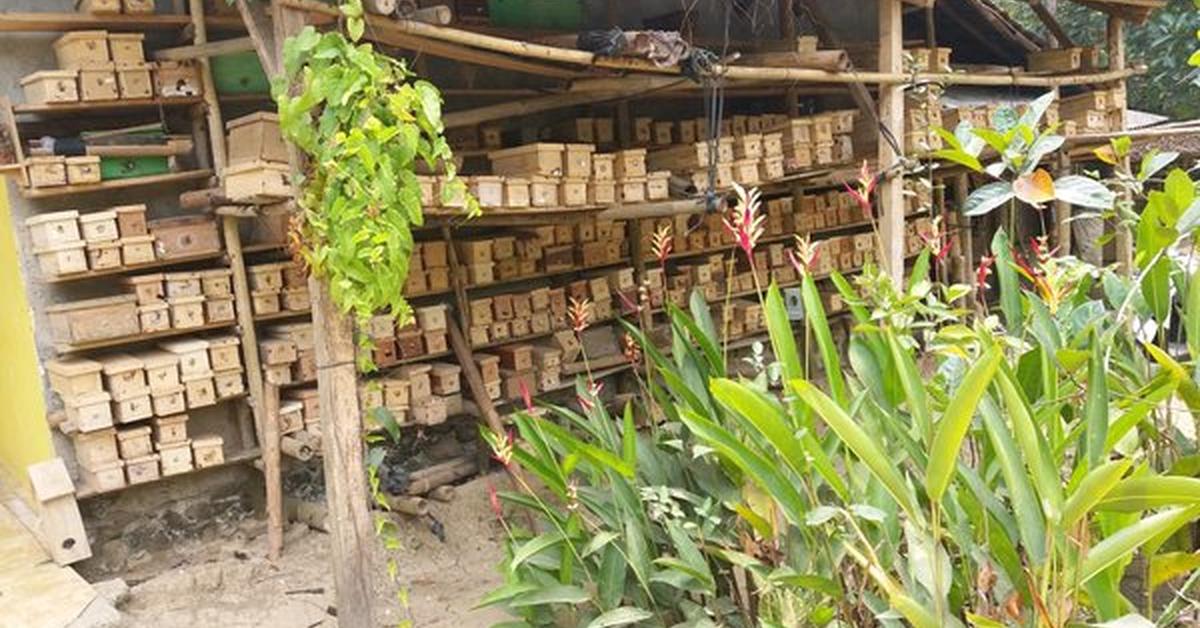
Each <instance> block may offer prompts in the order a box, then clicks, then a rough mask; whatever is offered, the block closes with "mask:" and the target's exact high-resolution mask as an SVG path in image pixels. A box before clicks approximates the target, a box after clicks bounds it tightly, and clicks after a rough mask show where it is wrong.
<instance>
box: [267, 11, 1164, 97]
mask: <svg viewBox="0 0 1200 628" xmlns="http://www.w3.org/2000/svg"><path fill="white" fill-rule="evenodd" d="M277 1H278V2H279V4H281V5H282V6H287V7H291V8H295V9H300V10H304V11H309V12H313V13H319V14H324V15H329V16H333V15H336V13H337V9H335V8H333V7H331V6H328V5H323V4H320V3H317V2H313V1H312V0H277ZM367 23H368V28H367V36H368V37H377V36H378V34H379V33H386V32H401V33H408V34H411V35H417V36H420V37H428V38H430V39H438V40H442V41H448V42H453V43H458V44H462V45H465V46H472V47H475V48H482V49H485V50H493V51H496V52H502V53H506V54H511V55H516V56H520V57H526V58H530V59H541V60H543V61H552V62H557V63H570V64H574V65H583V66H591V67H599V68H608V69H615V70H627V71H635V72H645V73H648V74H667V75H679V74H680V70H679V68H677V67H659V66H656V65H654V64H653V63H650V62H648V61H643V60H640V59H628V58H611V57H602V56H598V55H595V54H593V53H590V52H586V51H583V50H573V49H569V48H561V47H558V46H547V45H544V44H537V43H533V42H528V41H520V40H514V39H507V38H504V37H497V36H495V35H488V34H485V33H478V32H474V31H467V30H462V29H456V28H448V27H444V26H434V25H431V24H425V23H422V22H417V21H413V20H393V19H388V18H382V17H379V16H371V15H368V16H367ZM713 71H714V72H715V73H717V74H720V75H722V76H723V77H724V78H725V79H727V80H730V81H740V80H752V81H771V82H780V83H795V82H801V83H805V82H807V83H843V84H845V83H868V84H870V83H876V84H883V85H887V84H890V85H901V84H906V83H910V82H912V81H914V80H915V81H916V82H918V83H943V84H946V85H993V86H1018V87H1020V86H1025V87H1058V86H1064V85H1088V84H1093V83H1106V82H1111V81H1116V80H1121V79H1124V78H1128V77H1130V76H1134V75H1136V74H1139V73H1141V72H1142V71H1144V70H1141V69H1136V68H1131V69H1122V70H1111V71H1107V72H1097V73H1092V74H1074V75H1065V76H1030V75H1026V74H1023V73H1018V72H1015V71H1013V72H1010V73H1008V74H996V75H992V74H978V73H974V74H966V73H961V74H960V73H952V72H928V73H918V74H916V75H915V77H914V76H913V75H910V74H906V73H904V72H903V71H901V70H895V71H888V72H884V71H878V72H855V71H851V72H829V71H825V70H812V69H805V68H760V67H747V66H736V65H727V64H718V65H716V66H715V67H714V68H713Z"/></svg>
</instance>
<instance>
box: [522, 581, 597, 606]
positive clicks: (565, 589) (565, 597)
mask: <svg viewBox="0 0 1200 628" xmlns="http://www.w3.org/2000/svg"><path fill="white" fill-rule="evenodd" d="M590 599H591V596H589V595H588V592H587V591H585V590H584V589H583V588H581V587H577V586H572V585H566V584H558V585H552V586H547V587H541V588H538V589H536V590H534V591H530V592H529V593H522V594H520V595H518V596H516V597H514V598H512V600H511V601H510V602H509V604H510V605H512V606H513V607H515V608H522V607H525V606H545V605H547V604H583V603H585V602H587V601H588V600H590Z"/></svg>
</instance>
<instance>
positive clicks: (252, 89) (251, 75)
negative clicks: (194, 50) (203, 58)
mask: <svg viewBox="0 0 1200 628" xmlns="http://www.w3.org/2000/svg"><path fill="white" fill-rule="evenodd" d="M211 65H212V75H213V85H214V86H215V87H216V88H217V93H218V94H269V93H270V92H271V81H270V79H268V78H267V73H266V72H263V67H262V62H260V61H259V60H258V53H256V52H254V51H250V52H238V53H234V54H227V55H220V56H217V57H213V58H212V61H211Z"/></svg>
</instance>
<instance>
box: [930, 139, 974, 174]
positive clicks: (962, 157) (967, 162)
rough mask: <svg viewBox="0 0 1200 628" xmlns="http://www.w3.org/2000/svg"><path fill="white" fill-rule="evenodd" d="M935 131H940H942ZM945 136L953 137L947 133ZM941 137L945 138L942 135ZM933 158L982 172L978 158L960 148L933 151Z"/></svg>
mask: <svg viewBox="0 0 1200 628" xmlns="http://www.w3.org/2000/svg"><path fill="white" fill-rule="evenodd" d="M937 130H938V131H941V130H942V129H937ZM947 135H949V136H950V137H954V136H953V135H950V134H948V133H947ZM943 137H946V136H945V135H944V136H943ZM933 156H934V157H936V158H938V159H944V160H946V161H952V162H954V163H956V164H958V165H960V166H964V167H966V168H970V169H971V170H973V171H975V172H983V164H982V163H980V161H979V158H978V157H976V156H974V155H972V154H970V153H968V152H966V151H964V150H962V149H961V148H943V149H940V150H935V151H933Z"/></svg>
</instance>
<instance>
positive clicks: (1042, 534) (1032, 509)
mask: <svg viewBox="0 0 1200 628" xmlns="http://www.w3.org/2000/svg"><path fill="white" fill-rule="evenodd" d="M979 414H980V416H981V417H983V425H984V428H985V429H986V430H987V433H988V438H989V439H990V440H991V442H992V449H993V450H994V455H995V456H996V460H997V462H999V463H1000V472H1001V474H1002V475H1003V476H1004V484H1005V485H1006V486H1007V487H1008V495H1009V499H1010V500H1011V501H1012V506H1013V512H1014V513H1015V514H1016V516H1017V528H1018V529H1019V530H1020V531H1021V543H1022V544H1023V545H1024V546H1025V550H1026V551H1027V552H1028V553H1029V558H1030V560H1031V561H1032V563H1033V567H1034V570H1035V571H1036V570H1037V569H1038V568H1040V567H1041V565H1042V563H1043V562H1045V560H1046V522H1045V520H1044V519H1043V518H1042V509H1041V507H1040V506H1039V505H1038V499H1037V496H1036V494H1035V492H1034V490H1033V483H1032V482H1031V481H1030V478H1029V475H1028V474H1026V473H1025V465H1024V464H1022V460H1021V454H1020V452H1019V451H1018V449H1017V444H1016V442H1014V439H1013V435H1012V434H1011V433H1010V432H1009V429H1008V424H1007V423H1005V421H1004V418H1003V417H1002V416H1001V415H1000V409H999V408H998V407H996V403H995V402H994V401H992V400H991V398H990V397H987V396H984V397H983V398H982V399H981V400H980V401H979Z"/></svg>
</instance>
